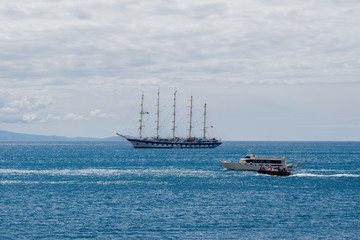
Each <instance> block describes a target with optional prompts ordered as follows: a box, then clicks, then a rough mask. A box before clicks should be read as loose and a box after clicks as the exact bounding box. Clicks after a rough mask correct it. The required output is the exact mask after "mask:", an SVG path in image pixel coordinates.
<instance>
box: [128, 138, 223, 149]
mask: <svg viewBox="0 0 360 240" xmlns="http://www.w3.org/2000/svg"><path fill="white" fill-rule="evenodd" d="M127 140H128V141H129V142H130V143H131V144H132V145H133V147H134V148H215V147H217V146H219V145H220V144H221V142H218V141H214V142H201V141H197V142H176V141H152V140H142V139H141V140H140V139H130V138H127Z"/></svg>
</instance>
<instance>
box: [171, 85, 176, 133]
mask: <svg viewBox="0 0 360 240" xmlns="http://www.w3.org/2000/svg"><path fill="white" fill-rule="evenodd" d="M176 92H177V91H176V90H175V92H174V113H173V116H174V118H173V128H172V131H173V138H175V116H176Z"/></svg>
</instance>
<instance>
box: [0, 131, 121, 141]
mask: <svg viewBox="0 0 360 240" xmlns="http://www.w3.org/2000/svg"><path fill="white" fill-rule="evenodd" d="M0 141H121V142H123V141H125V140H123V139H122V138H121V137H118V136H113V137H107V138H88V137H74V138H70V137H64V136H55V135H53V136H45V135H36V134H26V133H15V132H9V131H4V130H0Z"/></svg>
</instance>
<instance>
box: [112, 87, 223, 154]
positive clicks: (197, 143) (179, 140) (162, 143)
mask: <svg viewBox="0 0 360 240" xmlns="http://www.w3.org/2000/svg"><path fill="white" fill-rule="evenodd" d="M176 93H177V91H175V92H174V104H173V107H174V109H173V114H172V115H173V121H172V123H173V127H172V138H170V137H169V138H163V137H160V136H159V129H160V127H159V116H160V110H159V108H160V92H159V90H158V97H157V105H156V107H157V113H156V135H155V136H153V137H143V136H142V130H143V115H144V109H143V106H144V94H142V95H141V109H140V120H139V122H140V126H139V138H133V137H128V136H125V135H122V134H119V133H116V134H117V135H118V136H120V137H123V138H125V139H126V140H128V141H129V142H130V143H131V144H132V145H133V147H134V148H215V147H217V146H219V145H220V144H221V143H222V142H221V140H219V139H216V138H207V137H206V103H205V105H204V121H203V129H202V132H203V137H201V138H199V137H194V136H192V129H193V125H192V107H193V106H192V105H193V97H192V96H191V98H190V114H189V116H190V121H189V129H188V130H189V136H188V137H186V138H185V137H177V136H176V135H175V128H176Z"/></svg>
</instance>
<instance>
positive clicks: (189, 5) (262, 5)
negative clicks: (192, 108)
mask: <svg viewBox="0 0 360 240" xmlns="http://www.w3.org/2000/svg"><path fill="white" fill-rule="evenodd" d="M339 6H341V8H340V9H339ZM358 6H359V4H358V3H356V2H352V1H347V2H344V3H342V4H336V3H329V2H328V1H319V2H316V3H313V1H302V2H297V3H287V2H284V1H271V2H268V1H240V2H239V1H227V2H226V3H224V2H221V1H200V2H196V3H194V2H193V1H151V2H149V1H138V2H133V1H122V2H121V3H116V2H114V1H103V2H102V3H101V4H100V3H98V2H97V1H92V0H90V1H86V2H83V3H77V2H71V3H70V2H62V1H60V2H58V1H38V2H36V3H30V2H28V1H22V2H21V4H0V11H1V12H2V13H4V14H2V15H1V16H0V20H1V22H2V23H3V24H4V25H5V26H4V30H3V31H2V33H1V34H0V36H1V39H2V41H1V43H0V50H1V52H2V55H1V57H0V72H1V76H0V77H1V78H3V79H12V81H13V82H14V83H13V84H11V85H12V86H15V85H16V84H18V85H21V84H25V85H27V84H29V83H30V82H31V84H34V83H37V84H39V85H49V86H51V85H56V86H73V87H74V88H75V87H77V86H78V85H81V83H83V85H84V86H89V85H93V84H94V85H97V86H101V84H102V83H104V82H112V84H114V82H116V83H118V84H120V83H121V84H133V83H132V82H131V81H130V82H129V81H127V80H128V79H137V80H138V81H140V82H141V83H142V82H144V84H147V81H148V80H149V79H160V82H161V84H162V83H165V84H166V83H167V82H168V81H171V79H175V80H177V81H178V80H181V81H186V80H188V79H191V80H192V81H208V80H216V81H220V80H219V79H221V81H228V82H237V83H247V84H248V83H255V84H268V83H270V84H272V83H274V82H275V83H276V84H287V82H288V81H289V79H292V80H291V81H292V82H293V83H296V82H300V83H305V84H306V83H313V82H319V81H320V82H325V83H327V82H330V83H333V82H341V81H343V80H344V77H345V79H346V80H347V81H349V82H358V81H359V80H358V79H359V78H358V76H359V72H358V67H357V66H358V62H359V60H358V58H357V56H358V55H359V50H358V49H359V47H360V43H359V42H360V41H359V40H360V39H359V38H360V37H359V35H360V34H359V30H355V29H354V28H353V26H354V23H356V22H358V21H359V20H360V19H359V17H358V15H357V14H356V11H353V9H354V8H356V7H358ZM79 9H81V10H79ZM341 76H343V77H342V79H340V77H341ZM114 79H116V80H114ZM74 80H75V81H74ZM84 83H87V84H84ZM141 83H140V85H141Z"/></svg>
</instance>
